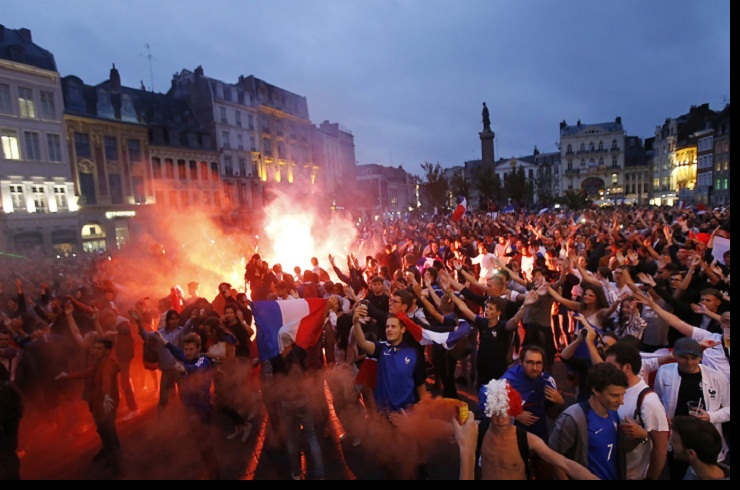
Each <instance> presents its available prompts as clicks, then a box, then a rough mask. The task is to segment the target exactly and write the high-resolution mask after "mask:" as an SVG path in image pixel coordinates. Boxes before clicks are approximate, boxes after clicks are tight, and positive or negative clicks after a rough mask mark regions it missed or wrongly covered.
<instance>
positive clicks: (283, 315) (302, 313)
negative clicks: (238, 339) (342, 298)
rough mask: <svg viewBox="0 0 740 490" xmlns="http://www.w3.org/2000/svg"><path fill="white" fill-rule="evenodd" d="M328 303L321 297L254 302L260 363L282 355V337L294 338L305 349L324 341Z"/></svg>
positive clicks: (253, 310)
mask: <svg viewBox="0 0 740 490" xmlns="http://www.w3.org/2000/svg"><path fill="white" fill-rule="evenodd" d="M326 302H327V300H325V299H320V298H309V299H294V300H285V301H272V300H269V301H253V302H252V313H253V314H254V323H255V325H256V326H257V347H258V348H259V353H260V360H261V361H266V360H268V359H272V358H273V357H276V356H278V355H279V354H280V348H281V342H280V338H281V337H282V336H284V335H288V336H290V338H291V340H292V341H293V342H294V343H295V344H296V345H297V346H299V347H301V348H302V349H304V350H308V349H309V348H311V347H313V346H314V345H315V344H316V342H318V341H319V339H320V338H321V333H322V331H323V327H324V319H325V317H326Z"/></svg>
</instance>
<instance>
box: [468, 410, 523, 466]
mask: <svg viewBox="0 0 740 490" xmlns="http://www.w3.org/2000/svg"><path fill="white" fill-rule="evenodd" d="M490 425H491V419H489V418H484V419H483V420H481V421H480V424H478V444H477V445H476V448H475V479H476V480H480V479H481V468H480V456H481V452H480V450H481V446H482V445H483V437H484V436H485V435H486V432H487V431H488V427H489V426H490ZM514 427H516V443H517V446H518V447H519V455H520V456H521V457H522V461H524V466H525V468H526V472H527V480H534V479H535V471H534V467H533V465H532V458H531V457H530V452H529V441H528V440H527V430H526V429H524V428H522V427H520V426H518V425H515V426H514Z"/></svg>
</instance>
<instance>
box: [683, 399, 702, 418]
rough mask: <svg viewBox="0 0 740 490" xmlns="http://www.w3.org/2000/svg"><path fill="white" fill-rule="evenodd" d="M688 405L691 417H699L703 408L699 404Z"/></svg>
mask: <svg viewBox="0 0 740 490" xmlns="http://www.w3.org/2000/svg"><path fill="white" fill-rule="evenodd" d="M686 405H687V406H688V407H689V415H699V409H700V407H701V405H700V403H699V402H695V401H690V402H686Z"/></svg>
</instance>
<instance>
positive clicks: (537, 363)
mask: <svg viewBox="0 0 740 490" xmlns="http://www.w3.org/2000/svg"><path fill="white" fill-rule="evenodd" d="M524 364H526V365H527V366H530V367H542V366H544V365H545V363H543V362H542V361H524Z"/></svg>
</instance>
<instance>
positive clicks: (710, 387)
mask: <svg viewBox="0 0 740 490" xmlns="http://www.w3.org/2000/svg"><path fill="white" fill-rule="evenodd" d="M673 356H674V357H675V358H676V362H675V363H671V364H665V365H663V366H661V367H660V368H659V369H658V374H657V376H656V377H655V393H657V395H658V397H659V398H660V401H661V402H662V403H663V406H664V407H665V409H666V414H667V415H668V419H669V420H673V417H675V416H677V415H691V416H694V417H697V418H699V419H701V420H706V421H708V422H711V423H712V424H713V425H714V426H715V427H716V428H717V431H719V433H720V434H722V423H723V422H727V421H729V420H730V383H729V381H728V380H727V377H726V376H725V375H724V374H722V373H721V372H719V371H717V370H716V369H713V368H711V367H709V366H707V365H706V364H702V363H701V360H702V358H703V357H704V353H703V352H702V348H701V345H699V342H697V341H696V340H694V339H692V338H689V337H684V338H681V339H678V340H677V341H676V343H675V344H674V346H673ZM689 402H698V403H699V408H698V409H697V410H696V412H694V413H689V407H688V404H689ZM727 452H728V447H727V443H726V442H725V440H724V438H723V439H722V451H721V452H720V455H719V457H718V459H717V460H718V461H720V462H721V461H724V459H725V457H726V456H727ZM687 466H688V464H687V463H685V462H682V461H679V460H678V459H676V458H675V457H674V455H673V450H672V448H671V449H670V450H669V452H668V470H669V474H670V478H671V480H681V479H683V477H684V475H685V474H686V469H687Z"/></svg>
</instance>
